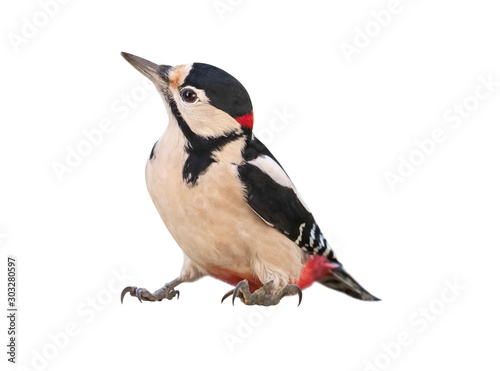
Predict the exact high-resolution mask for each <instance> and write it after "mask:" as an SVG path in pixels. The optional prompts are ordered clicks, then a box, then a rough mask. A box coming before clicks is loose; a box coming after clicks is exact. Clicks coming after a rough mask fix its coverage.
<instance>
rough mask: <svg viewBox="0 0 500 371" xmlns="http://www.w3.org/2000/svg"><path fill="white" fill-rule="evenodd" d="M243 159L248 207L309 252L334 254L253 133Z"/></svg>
mask: <svg viewBox="0 0 500 371" xmlns="http://www.w3.org/2000/svg"><path fill="white" fill-rule="evenodd" d="M244 159H245V162H244V163H243V164H242V165H240V166H238V172H239V176H240V179H241V181H242V183H243V184H244V186H245V188H246V200H247V202H248V204H249V205H250V207H251V208H252V209H253V210H254V211H255V213H256V214H257V215H259V216H260V217H261V218H262V219H263V220H264V221H265V222H266V223H268V224H269V225H271V226H272V227H274V228H275V229H277V230H278V231H280V232H281V233H283V234H284V235H285V236H286V237H288V238H289V239H290V240H292V241H294V242H295V243H296V244H297V245H298V246H299V247H300V248H301V249H303V250H304V251H306V252H307V253H309V254H317V255H325V256H326V257H327V258H328V259H330V260H332V261H336V259H335V254H334V252H333V250H332V249H331V247H330V246H329V245H328V242H327V240H326V238H325V237H324V236H323V234H322V233H321V230H320V228H319V226H318V225H317V224H316V222H315V220H314V217H313V215H312V214H311V212H310V211H309V210H308V208H307V206H306V205H305V203H304V202H303V201H302V200H301V198H300V196H299V194H298V192H297V190H296V188H295V186H294V185H293V183H292V181H291V180H290V178H289V177H288V175H287V174H286V172H285V171H284V170H283V168H282V167H281V165H280V164H279V162H278V161H277V160H276V158H275V157H274V156H273V155H272V153H271V152H270V151H269V150H268V149H267V148H266V146H265V145H264V144H262V143H261V142H260V141H259V140H258V139H257V138H256V137H255V136H253V137H252V139H251V141H250V142H249V143H248V145H247V147H246V150H245V153H244Z"/></svg>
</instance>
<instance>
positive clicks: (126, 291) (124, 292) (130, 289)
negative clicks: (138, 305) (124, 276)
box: [121, 286, 140, 304]
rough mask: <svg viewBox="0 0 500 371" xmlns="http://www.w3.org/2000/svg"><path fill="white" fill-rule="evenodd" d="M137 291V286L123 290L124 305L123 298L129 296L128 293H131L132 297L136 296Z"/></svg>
mask: <svg viewBox="0 0 500 371" xmlns="http://www.w3.org/2000/svg"><path fill="white" fill-rule="evenodd" d="M136 290H137V287H135V286H127V287H125V288H124V289H123V291H122V295H121V301H122V304H123V298H124V297H125V295H127V293H130V296H134V294H135V292H136ZM139 300H140V299H139Z"/></svg>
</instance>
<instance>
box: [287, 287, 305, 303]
mask: <svg viewBox="0 0 500 371" xmlns="http://www.w3.org/2000/svg"><path fill="white" fill-rule="evenodd" d="M288 287H289V289H290V293H297V294H298V295H299V304H297V306H299V305H300V303H302V289H301V288H300V287H299V286H297V285H290V286H288Z"/></svg>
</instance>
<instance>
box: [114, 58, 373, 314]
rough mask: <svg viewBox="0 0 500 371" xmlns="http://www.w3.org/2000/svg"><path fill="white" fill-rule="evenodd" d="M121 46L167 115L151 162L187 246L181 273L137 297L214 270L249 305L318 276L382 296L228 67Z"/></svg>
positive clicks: (164, 208)
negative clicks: (261, 130)
mask: <svg viewBox="0 0 500 371" xmlns="http://www.w3.org/2000/svg"><path fill="white" fill-rule="evenodd" d="M122 56H123V57H124V58H125V59H126V60H127V61H128V62H129V63H130V64H131V65H132V66H133V67H135V68H136V69H137V70H138V71H139V72H141V73H142V74H143V75H145V76H146V77H147V78H149V79H150V80H151V81H152V82H153V83H154V85H155V87H156V89H157V90H158V92H159V93H160V96H161V98H162V99H163V102H164V103H165V106H166V109H167V113H168V118H169V123H168V125H167V128H166V130H165V132H164V134H163V135H162V136H161V138H160V139H159V140H158V141H157V142H156V143H155V144H154V146H153V149H152V150H151V154H150V156H149V159H148V161H147V164H146V184H147V188H148V191H149V194H150V195H151V198H152V200H153V203H154V205H155V206H156V209H157V210H158V213H159V214H160V216H161V218H162V220H163V222H164V223H165V226H166V227H167V229H168V230H169V232H170V233H171V234H172V237H173V238H174V239H175V241H176V242H177V244H178V245H179V246H180V248H181V249H182V251H183V253H184V264H183V266H182V269H181V273H180V275H179V277H177V278H175V279H174V280H173V281H171V282H168V283H166V284H165V285H164V286H163V287H161V288H160V289H158V290H156V291H155V292H154V293H150V292H149V291H148V290H146V289H144V288H138V287H135V286H129V287H126V288H125V289H124V290H123V292H122V295H121V301H122V303H123V298H124V296H125V295H126V294H127V293H130V295H131V296H135V297H137V298H138V299H139V301H141V302H142V301H161V300H163V299H168V300H171V299H173V298H174V297H176V296H177V298H178V297H179V291H178V290H177V289H176V287H177V286H178V285H179V284H181V283H183V282H193V281H196V280H198V279H199V278H201V277H204V276H211V277H214V278H217V279H219V280H222V281H224V282H226V283H228V284H230V285H232V286H234V289H232V290H230V291H229V292H228V293H227V294H225V295H224V296H223V298H222V301H224V299H225V298H227V297H230V296H232V302H233V305H234V301H235V299H236V298H239V299H240V300H241V301H242V302H243V303H244V304H247V305H265V306H268V305H276V304H278V303H279V302H280V300H281V299H282V298H283V297H285V296H290V295H298V297H299V304H300V302H301V300H302V289H305V288H306V287H309V286H311V285H312V284H313V283H314V282H319V283H321V284H323V285H325V286H327V287H329V288H332V289H334V290H338V291H340V292H343V293H345V294H347V295H350V296H352V297H354V298H356V299H360V300H365V301H377V300H379V299H378V298H376V297H375V296H373V295H372V294H370V293H369V292H368V291H366V290H365V289H364V288H363V287H362V286H361V285H360V284H359V283H357V282H356V281H355V280H354V278H352V277H351V276H350V275H349V274H348V273H347V272H346V271H345V270H344V268H343V266H342V264H341V263H340V262H339V261H338V260H337V257H336V255H335V253H334V251H333V250H332V248H331V246H330V245H329V244H328V242H327V240H326V238H325V236H324V235H323V233H322V232H321V229H320V227H319V226H318V224H317V223H316V221H315V219H314V217H313V215H312V213H311V211H310V210H309V208H308V207H307V206H306V204H305V202H304V201H303V200H302V198H301V196H300V194H299V192H298V191H297V189H296V187H295V186H294V184H293V183H292V181H291V180H290V178H289V177H288V175H287V173H286V172H285V170H284V169H283V167H282V166H281V165H280V163H279V162H278V160H277V159H276V158H275V157H274V156H273V155H272V153H271V152H270V151H269V150H268V149H267V148H266V146H265V145H264V144H262V142H260V141H259V140H258V139H257V138H256V136H255V135H254V134H253V132H252V128H253V122H254V116H253V108H252V102H251V100H250V96H249V95H248V93H247V91H246V90H245V88H244V87H243V85H242V84H241V83H240V82H239V81H238V80H236V79H235V78H234V77H233V76H231V75H230V74H229V73H227V72H225V71H223V70H222V69H220V68H217V67H214V66H211V65H209V64H204V63H191V64H184V65H179V66H175V67H172V66H168V65H157V64H155V63H152V62H150V61H148V60H146V59H143V58H140V57H137V56H135V55H132V54H128V53H122Z"/></svg>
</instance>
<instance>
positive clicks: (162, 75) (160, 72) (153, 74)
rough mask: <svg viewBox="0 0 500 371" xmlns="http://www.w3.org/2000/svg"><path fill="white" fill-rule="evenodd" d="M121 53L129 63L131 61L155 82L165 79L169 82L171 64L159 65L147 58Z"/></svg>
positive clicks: (138, 69)
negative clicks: (168, 75)
mask: <svg viewBox="0 0 500 371" xmlns="http://www.w3.org/2000/svg"><path fill="white" fill-rule="evenodd" d="M121 54H122V57H123V58H125V59H126V61H127V62H128V63H130V64H131V65H132V66H133V67H134V68H135V69H136V70H137V71H139V72H140V73H142V74H143V75H144V76H146V77H147V78H148V79H150V80H151V81H152V82H153V83H154V84H157V83H159V82H165V81H167V82H168V78H167V73H168V70H169V69H170V68H171V67H170V66H165V65H157V64H155V63H153V62H150V61H148V60H147V59H144V58H141V57H138V56H136V55H133V54H129V53H125V52H122V53H121Z"/></svg>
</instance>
